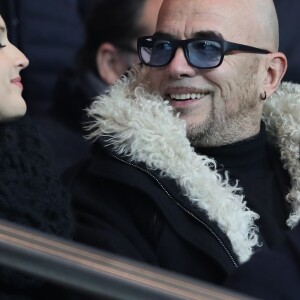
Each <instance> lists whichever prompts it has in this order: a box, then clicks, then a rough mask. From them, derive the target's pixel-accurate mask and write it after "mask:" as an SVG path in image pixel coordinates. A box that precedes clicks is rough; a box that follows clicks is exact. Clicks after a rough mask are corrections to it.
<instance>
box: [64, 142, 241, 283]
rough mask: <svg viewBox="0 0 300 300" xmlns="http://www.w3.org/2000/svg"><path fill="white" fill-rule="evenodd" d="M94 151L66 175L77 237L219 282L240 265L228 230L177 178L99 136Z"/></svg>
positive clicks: (163, 266) (102, 246)
mask: <svg viewBox="0 0 300 300" xmlns="http://www.w3.org/2000/svg"><path fill="white" fill-rule="evenodd" d="M93 151H94V154H95V155H94V158H93V159H90V160H88V161H84V162H82V163H81V164H79V165H77V166H75V167H73V168H71V169H70V170H69V171H68V172H67V173H66V174H65V177H66V178H68V179H67V182H68V188H69V189H70V191H71V192H72V195H73V205H74V208H75V211H76V216H77V224H76V229H75V237H74V238H75V240H77V241H79V242H82V243H86V244H89V245H92V246H95V247H99V248H101V249H104V250H108V251H110V252H113V253H115V254H120V255H124V256H127V257H130V258H133V259H137V260H140V261H143V262H146V263H149V264H153V265H156V266H158V267H162V268H166V269H169V270H173V271H176V272H180V273H184V274H187V275H190V276H193V277H197V278H199V279H203V280H207V281H211V282H215V283H222V282H223V280H224V279H225V278H226V276H227V275H228V274H229V273H230V272H232V271H233V270H234V269H235V268H236V267H237V265H238V264H239V263H238V259H237V257H236V255H235V254H234V252H233V250H232V247H231V245H230V242H229V240H228V238H227V237H226V235H225V234H224V233H222V232H221V231H220V229H219V228H218V226H217V225H216V224H214V223H213V222H209V221H208V220H207V217H206V215H205V213H204V212H201V211H200V210H199V209H197V208H195V207H193V206H192V205H191V203H190V202H189V201H188V200H187V199H186V197H185V196H183V195H182V191H181V190H180V189H179V188H178V186H177V185H176V184H175V182H174V181H173V180H170V179H167V178H163V177H161V176H160V174H159V172H155V171H151V170H149V168H147V166H146V165H145V164H143V163H137V164H133V163H131V162H130V161H128V159H126V158H124V157H116V156H114V155H112V153H111V152H110V151H109V150H108V149H107V148H104V147H103V146H102V144H101V142H100V141H99V142H98V143H96V144H95V146H94V149H93Z"/></svg>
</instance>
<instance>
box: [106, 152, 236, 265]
mask: <svg viewBox="0 0 300 300" xmlns="http://www.w3.org/2000/svg"><path fill="white" fill-rule="evenodd" d="M112 156H113V157H114V158H115V159H117V160H119V161H121V162H123V163H125V164H127V165H130V166H132V167H134V168H135V169H138V170H140V171H142V172H143V173H145V174H147V175H149V176H150V177H152V178H153V179H154V180H155V181H156V183H157V184H158V185H159V186H160V187H161V189H162V190H163V191H164V192H165V193H166V194H167V196H168V197H169V198H170V199H171V200H172V201H173V202H174V203H175V204H176V205H177V206H178V207H180V208H181V209H182V210H183V211H184V212H185V213H187V214H188V215H190V216H191V217H192V218H193V219H195V220H196V221H198V222H199V223H200V224H202V225H203V226H204V227H206V229H207V230H208V231H209V232H210V233H211V234H212V235H213V236H214V237H215V238H216V240H217V241H218V242H219V244H220V245H221V247H222V248H223V249H224V251H225V252H226V253H227V255H228V256H229V258H230V260H231V262H232V263H233V265H234V266H235V267H236V268H238V266H239V265H238V263H237V262H236V260H235V259H234V257H233V256H232V254H231V253H230V251H229V250H228V249H227V247H226V246H225V245H224V243H223V242H222V240H221V238H220V237H219V236H218V235H217V234H216V232H215V231H214V230H213V229H212V228H211V227H210V226H209V225H208V224H206V223H205V222H204V221H202V220H200V219H199V218H198V217H197V216H196V215H195V214H193V213H192V212H190V211H189V210H188V209H186V208H185V207H184V206H182V205H181V204H180V203H178V202H177V201H176V200H175V199H174V198H173V197H172V195H170V193H169V192H168V191H167V190H166V188H165V187H164V186H163V185H162V184H161V183H160V181H159V180H158V179H157V178H156V177H155V176H154V175H153V174H152V173H150V172H149V171H148V170H146V169H143V168H141V167H139V166H137V165H135V164H133V163H131V162H127V161H125V160H123V159H121V158H119V157H117V156H115V155H112Z"/></svg>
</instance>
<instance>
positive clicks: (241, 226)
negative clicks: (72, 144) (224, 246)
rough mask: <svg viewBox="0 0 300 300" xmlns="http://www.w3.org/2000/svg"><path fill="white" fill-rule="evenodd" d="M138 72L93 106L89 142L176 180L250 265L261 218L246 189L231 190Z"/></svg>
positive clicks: (181, 124)
mask: <svg viewBox="0 0 300 300" xmlns="http://www.w3.org/2000/svg"><path fill="white" fill-rule="evenodd" d="M137 72H141V71H140V70H135V71H132V72H131V73H130V74H129V76H128V77H123V78H122V79H121V80H119V81H118V82H117V84H116V85H114V86H113V87H112V88H111V90H110V92H109V93H108V94H106V95H104V96H100V97H98V98H97V99H96V101H95V102H94V103H93V104H92V106H91V108H90V109H89V110H88V114H89V116H90V117H92V119H93V120H94V121H93V122H92V123H91V124H90V126H89V130H90V132H91V134H90V136H89V138H91V139H96V138H97V137H98V136H105V137H107V138H108V140H109V142H110V143H111V144H112V145H113V146H114V149H115V151H116V153H118V154H122V155H126V156H128V157H130V159H131V160H132V161H137V162H144V163H146V165H147V166H148V167H149V168H150V169H156V170H160V171H161V175H162V176H167V177H170V178H173V179H174V180H175V181H176V183H177V184H178V185H179V186H180V187H181V189H182V191H183V192H184V194H185V195H186V196H187V197H188V198H189V199H190V201H191V202H192V203H193V204H194V205H195V207H199V208H201V209H202V210H204V211H205V212H206V214H207V217H208V219H209V220H213V221H215V222H217V224H218V225H219V227H220V229H221V230H222V231H223V232H224V233H226V235H227V236H228V238H229V239H230V241H231V243H232V246H233V249H234V251H235V252H236V254H237V256H238V257H239V260H240V262H245V261H246V260H248V259H249V258H250V256H251V255H252V253H253V249H254V247H255V246H258V228H257V227H256V226H255V224H254V221H255V220H256V219H257V218H259V216H258V215H257V214H256V213H255V212H253V211H251V210H250V209H249V208H248V207H247V206H246V203H245V201H244V196H243V195H242V193H241V190H240V189H239V188H238V187H237V186H231V185H230V184H229V179H228V178H225V180H223V179H222V178H221V176H220V175H219V174H218V173H217V171H216V164H215V161H214V160H213V159H210V158H208V157H206V156H204V155H198V154H196V153H195V151H194V149H193V148H192V147H191V146H190V143H189V141H188V139H187V137H186V128H185V123H184V121H182V120H181V119H179V118H178V116H177V117H176V116H175V117H174V114H173V110H172V108H171V107H170V106H169V105H168V103H167V102H165V101H164V100H163V99H162V98H161V97H160V96H159V95H156V94H149V93H148V92H146V90H145V89H144V88H143V86H142V85H140V84H137V83H136V82H135V78H136V76H140V75H141V74H137ZM274 99H275V97H274ZM298 119H299V116H298ZM298 136H299V133H298ZM298 141H299V139H298ZM298 144H299V143H298ZM298 154H299V153H298ZM285 155H287V154H285ZM298 159H299V155H298ZM293 172H295V171H293ZM295 192H296V191H295ZM295 192H294V193H295ZM290 197H291V196H290Z"/></svg>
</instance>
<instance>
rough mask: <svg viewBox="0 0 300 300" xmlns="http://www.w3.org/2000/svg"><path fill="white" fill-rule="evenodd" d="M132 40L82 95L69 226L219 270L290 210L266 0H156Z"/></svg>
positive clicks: (288, 221) (298, 186)
mask: <svg viewBox="0 0 300 300" xmlns="http://www.w3.org/2000/svg"><path fill="white" fill-rule="evenodd" d="M138 52H139V56H140V59H141V62H142V66H140V67H137V68H135V69H134V70H132V71H131V72H130V73H129V74H128V77H126V78H123V79H122V80H121V81H119V82H117V84H116V85H114V86H113V87H112V88H111V90H110V92H109V93H108V94H107V95H105V96H103V97H100V98H98V99H97V100H96V101H95V102H94V103H93V105H92V106H91V108H90V109H89V115H90V117H91V118H93V119H94V122H93V124H92V125H91V127H90V129H91V131H90V138H91V139H92V140H94V144H93V153H94V156H93V158H92V159H91V160H89V161H85V162H83V163H81V164H80V165H78V166H76V167H74V168H73V169H72V170H70V172H69V180H68V186H69V188H70V191H71V192H72V193H73V203H74V208H75V211H76V213H77V227H76V239H77V240H78V241H80V242H83V243H88V244H89V245H93V246H95V247H99V248H102V249H105V250H108V251H111V252H114V253H117V254H120V255H124V256H127V257H130V258H133V259H137V260H140V261H144V262H146V263H149V264H152V265H156V266H158V267H161V268H166V269H169V270H172V271H175V272H180V273H183V274H186V275H189V276H193V277H196V278H199V279H202V280H207V281H210V282H214V283H218V284H222V283H223V282H224V280H225V279H226V278H227V276H228V275H229V274H230V273H232V272H233V271H234V270H236V269H237V268H238V267H239V266H240V265H241V264H243V263H244V262H246V261H247V260H249V258H250V257H251V256H252V255H253V254H254V253H255V252H256V251H258V250H259V249H262V248H264V247H266V248H269V247H273V246H275V245H278V244H280V243H281V241H282V240H283V237H284V231H286V230H289V229H290V228H292V227H293V226H295V225H296V224H297V222H298V220H299V216H300V209H299V206H300V205H299V203H300V181H299V178H300V176H299V169H300V168H299V145H300V143H299V139H300V138H299V122H300V119H299V111H300V107H299V96H298V94H299V87H298V86H296V85H292V84H287V83H285V84H283V85H281V79H282V77H283V75H284V73H285V71H286V68H287V61H286V57H285V55H284V54H283V53H280V52H278V24H277V17H276V12H275V9H274V6H273V3H272V1H271V0H268V1H263V3H262V1H260V0H257V1H246V0H245V1H236V0H214V1H211V0H185V1H181V0H164V1H163V4H162V7H161V10H160V13H159V17H158V22H157V26H156V32H155V34H154V35H153V36H147V37H140V38H139V40H138ZM279 87H280V88H279ZM278 88H279V91H277V89H278ZM283 166H284V168H283ZM286 200H287V201H286Z"/></svg>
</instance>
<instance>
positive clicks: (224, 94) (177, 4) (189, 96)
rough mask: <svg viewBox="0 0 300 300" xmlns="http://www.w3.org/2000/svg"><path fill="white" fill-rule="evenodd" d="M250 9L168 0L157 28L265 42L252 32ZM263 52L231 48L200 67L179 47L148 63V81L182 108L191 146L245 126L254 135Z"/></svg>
mask: <svg viewBox="0 0 300 300" xmlns="http://www.w3.org/2000/svg"><path fill="white" fill-rule="evenodd" d="M251 10H253V8H252V7H251V5H247V2H245V1H236V0H226V1H225V0H216V1H210V0H186V1H181V0H166V1H165V2H164V4H163V7H162V10H161V12H160V15H159V18H158V23H157V28H156V32H159V33H160V34H167V35H168V36H170V35H171V36H172V37H173V38H175V39H182V40H183V39H189V38H193V37H195V36H197V35H199V34H202V33H203V34H204V35H206V36H207V35H208V36H211V37H212V38H216V37H218V38H222V39H225V40H227V41H230V42H236V43H241V44H246V45H250V46H254V47H258V48H263V47H264V45H260V44H259V40H260V39H259V38H255V36H256V34H255V32H259V29H258V27H257V25H256V23H255V22H254V24H253V18H252V17H251V16H249V14H250V15H251V14H252V15H253V11H251ZM263 56H264V55H258V54H253V53H245V52H232V53H230V54H229V55H225V57H224V61H223V63H222V64H221V66H219V67H217V68H215V69H210V70H204V69H202V70H200V69H197V68H194V67H192V66H190V65H189V64H188V63H187V61H186V59H185V56H184V53H183V50H182V49H181V48H179V49H178V50H177V52H176V54H175V57H174V58H173V60H172V61H171V63H170V64H169V65H167V66H165V67H159V68H149V79H150V87H151V89H153V90H156V91H159V92H160V93H161V94H162V96H163V97H164V98H165V99H167V100H169V101H170V104H171V105H172V106H173V108H174V109H175V111H176V112H180V116H181V118H183V119H184V120H185V121H186V123H187V128H188V129H187V133H188V136H189V138H190V140H191V142H192V143H193V144H194V145H195V146H215V145H222V144H226V143H230V142H233V141H236V140H241V139H243V138H245V136H244V135H245V132H252V131H253V132H254V133H253V135H254V134H255V133H256V132H257V131H258V129H259V124H260V118H261V111H262V104H261V103H260V102H261V101H260V91H261V89H260V86H259V84H260V83H261V81H262V80H263V79H262V78H263V77H262V76H263V75H262V72H261V69H262V65H263ZM249 134H250V135H251V133H249ZM246 135H247V134H246Z"/></svg>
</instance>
